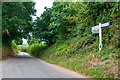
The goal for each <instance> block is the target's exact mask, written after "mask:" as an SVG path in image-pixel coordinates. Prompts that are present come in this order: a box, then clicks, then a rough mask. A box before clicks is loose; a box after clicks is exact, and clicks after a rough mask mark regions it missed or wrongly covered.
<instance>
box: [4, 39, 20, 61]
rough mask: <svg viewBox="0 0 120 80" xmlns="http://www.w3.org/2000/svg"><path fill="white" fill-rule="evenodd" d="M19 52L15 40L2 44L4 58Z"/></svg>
mask: <svg viewBox="0 0 120 80" xmlns="http://www.w3.org/2000/svg"><path fill="white" fill-rule="evenodd" d="M17 53H18V52H17V45H16V43H15V41H14V40H13V41H12V43H11V45H2V59H7V58H9V57H12V56H14V55H16V54H17Z"/></svg>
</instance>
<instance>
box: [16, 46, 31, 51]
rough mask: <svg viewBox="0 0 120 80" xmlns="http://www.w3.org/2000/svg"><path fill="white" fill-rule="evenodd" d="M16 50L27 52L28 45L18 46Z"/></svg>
mask: <svg viewBox="0 0 120 80" xmlns="http://www.w3.org/2000/svg"><path fill="white" fill-rule="evenodd" d="M17 49H18V50H19V51H21V52H29V45H18V46H17Z"/></svg>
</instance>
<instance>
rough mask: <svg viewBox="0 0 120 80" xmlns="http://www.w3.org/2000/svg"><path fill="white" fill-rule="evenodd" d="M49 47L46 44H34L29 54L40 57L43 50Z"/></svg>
mask: <svg viewBox="0 0 120 80" xmlns="http://www.w3.org/2000/svg"><path fill="white" fill-rule="evenodd" d="M46 46H47V45H46V44H43V43H40V44H39V43H34V44H32V45H31V46H30V48H29V53H30V55H32V56H36V57H37V56H40V55H41V54H42V53H41V50H43V49H45V47H46Z"/></svg>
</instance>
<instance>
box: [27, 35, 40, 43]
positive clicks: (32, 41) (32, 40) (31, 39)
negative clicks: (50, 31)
mask: <svg viewBox="0 0 120 80" xmlns="http://www.w3.org/2000/svg"><path fill="white" fill-rule="evenodd" d="M40 42H41V41H40V40H39V39H37V38H35V37H33V36H31V37H30V39H29V41H28V44H29V45H32V44H35V43H40Z"/></svg>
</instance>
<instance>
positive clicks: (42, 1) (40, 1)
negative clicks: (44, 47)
mask: <svg viewBox="0 0 120 80" xmlns="http://www.w3.org/2000/svg"><path fill="white" fill-rule="evenodd" d="M34 2H35V3H36V5H35V9H36V10H37V12H36V16H32V18H33V21H34V20H35V19H36V17H40V15H41V14H42V13H43V12H44V11H45V9H44V7H45V6H46V7H47V8H51V7H52V5H53V2H54V0H34ZM22 40H23V44H27V40H26V39H22Z"/></svg>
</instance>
